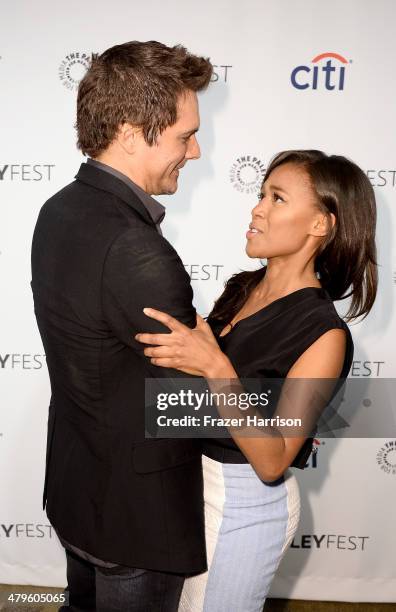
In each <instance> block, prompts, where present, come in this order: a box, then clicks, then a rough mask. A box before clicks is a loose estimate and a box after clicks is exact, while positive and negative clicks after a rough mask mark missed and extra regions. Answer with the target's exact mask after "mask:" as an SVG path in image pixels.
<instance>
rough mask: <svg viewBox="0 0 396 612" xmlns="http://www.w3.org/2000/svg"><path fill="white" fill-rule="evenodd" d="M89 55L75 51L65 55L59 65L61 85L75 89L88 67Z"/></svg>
mask: <svg viewBox="0 0 396 612" xmlns="http://www.w3.org/2000/svg"><path fill="white" fill-rule="evenodd" d="M90 62H91V55H89V54H88V53H81V51H76V52H74V53H69V55H66V57H65V59H63V60H62V62H61V65H60V66H59V70H58V73H59V78H60V80H61V82H62V83H63V85H64V86H65V87H67V89H70V90H74V91H75V90H77V89H78V85H79V83H80V81H81V79H82V78H83V76H84V74H85V72H86V71H87V70H88V68H89V64H90Z"/></svg>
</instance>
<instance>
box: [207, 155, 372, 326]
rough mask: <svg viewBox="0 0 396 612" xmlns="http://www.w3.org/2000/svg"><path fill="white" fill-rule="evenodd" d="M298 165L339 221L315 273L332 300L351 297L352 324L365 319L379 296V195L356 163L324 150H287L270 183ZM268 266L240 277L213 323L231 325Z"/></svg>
mask: <svg viewBox="0 0 396 612" xmlns="http://www.w3.org/2000/svg"><path fill="white" fill-rule="evenodd" d="M286 163H292V164H295V165H296V166H298V167H300V168H303V169H304V170H305V172H306V173H307V175H308V177H309V179H310V183H311V186H312V189H313V191H314V193H315V194H316V199H317V206H318V207H319V209H320V210H322V211H323V212H325V213H326V214H328V215H330V213H333V214H334V216H335V219H336V222H335V224H334V226H333V228H332V229H331V230H330V231H329V233H328V235H327V236H326V238H325V239H324V241H323V242H322V243H321V246H320V248H319V250H318V252H317V253H316V257H315V272H317V273H318V276H319V280H320V283H321V285H322V287H323V288H324V289H325V290H326V291H327V292H328V294H329V295H330V297H331V299H332V300H341V299H345V298H347V297H351V298H352V299H351V304H350V307H349V309H348V312H347V313H346V315H345V319H346V320H347V321H351V320H352V319H356V318H357V317H361V316H363V317H365V316H366V315H367V314H368V313H369V311H370V309H371V307H372V306H373V303H374V300H375V296H376V293H377V284H378V273H377V262H376V246H375V226H376V204H375V196H374V190H373V188H372V186H371V183H370V181H369V179H368V178H367V176H366V175H365V173H364V172H363V171H362V170H361V169H360V168H359V167H358V166H357V165H356V164H354V163H353V162H352V161H350V160H349V159H347V158H346V157H342V156H340V155H326V154H325V153H323V152H322V151H315V150H300V151H283V152H281V153H278V155H276V156H275V157H274V158H273V160H272V161H271V163H270V165H269V167H268V168H267V170H266V173H265V176H264V182H265V181H266V180H267V179H268V177H269V175H270V174H271V172H272V171H273V170H275V168H278V167H279V166H281V165H282V164H286ZM265 271H266V268H265V267H262V268H260V269H258V270H255V271H253V272H240V273H239V274H235V275H234V276H232V277H231V278H230V279H229V280H228V282H227V283H226V285H225V289H224V292H223V294H222V295H221V296H220V298H219V299H218V300H217V301H216V302H215V304H214V307H213V310H212V312H211V313H210V315H209V317H208V320H209V321H210V320H214V319H216V321H219V322H221V323H222V324H224V325H226V324H227V323H230V321H231V320H232V319H233V317H234V316H235V315H236V314H237V312H239V310H240V309H241V308H242V306H243V304H244V303H245V302H246V300H247V298H248V296H249V294H250V293H251V291H252V289H254V287H255V286H256V285H257V284H258V283H259V282H260V280H261V279H262V278H263V277H264V275H265Z"/></svg>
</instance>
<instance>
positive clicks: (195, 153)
mask: <svg viewBox="0 0 396 612" xmlns="http://www.w3.org/2000/svg"><path fill="white" fill-rule="evenodd" d="M200 157H201V149H200V147H199V144H198V140H197V138H196V136H195V134H193V135H192V136H191V137H190V139H189V142H188V148H187V153H186V159H199V158H200Z"/></svg>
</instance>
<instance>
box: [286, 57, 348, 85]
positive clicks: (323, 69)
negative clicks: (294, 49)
mask: <svg viewBox="0 0 396 612" xmlns="http://www.w3.org/2000/svg"><path fill="white" fill-rule="evenodd" d="M350 63H351V62H350V61H348V60H347V59H345V57H343V56H342V55H340V54H339V53H321V54H320V55H317V56H316V57H314V58H313V60H312V64H313V65H312V66H296V68H294V70H293V71H292V73H291V75H290V80H291V83H292V85H293V87H295V88H296V89H322V88H325V89H327V90H329V91H332V90H334V89H336V90H338V91H343V89H344V85H345V66H347V65H348V64H350Z"/></svg>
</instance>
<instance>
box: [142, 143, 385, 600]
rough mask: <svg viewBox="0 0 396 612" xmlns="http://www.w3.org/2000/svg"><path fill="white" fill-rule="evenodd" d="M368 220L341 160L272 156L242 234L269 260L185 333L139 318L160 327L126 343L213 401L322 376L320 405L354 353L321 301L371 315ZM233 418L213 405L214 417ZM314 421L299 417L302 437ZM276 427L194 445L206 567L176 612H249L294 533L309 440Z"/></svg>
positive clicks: (349, 166) (370, 204)
mask: <svg viewBox="0 0 396 612" xmlns="http://www.w3.org/2000/svg"><path fill="white" fill-rule="evenodd" d="M375 221H376V209H375V198H374V193H373V189H372V187H371V185H370V182H369V180H368V178H367V177H366V175H365V174H364V173H363V172H362V170H360V168H358V167H357V166H356V165H355V164H354V163H353V162H351V161H349V160H347V159H346V158H344V157H341V156H327V155H325V154H324V153H322V152H320V151H285V152H283V153H280V154H278V155H277V156H276V157H275V158H274V159H273V161H272V162H271V164H270V166H269V168H268V170H267V172H266V175H265V177H264V182H263V187H262V192H261V193H260V197H259V203H258V204H257V206H256V207H255V208H254V209H253V211H252V223H251V224H250V226H249V231H248V232H247V246H246V252H247V254H248V255H249V256H250V257H255V258H259V259H264V258H265V259H267V265H266V267H264V268H263V267H261V268H260V269H258V270H256V271H254V272H242V273H240V274H236V275H235V276H233V277H232V278H231V279H230V280H229V281H228V282H227V284H226V287H225V290H224V292H223V294H222V295H221V296H220V298H219V299H218V300H217V302H216V303H215V305H214V308H213V310H212V312H211V313H210V315H209V317H208V320H207V322H205V321H204V320H203V319H202V318H201V317H197V327H196V328H195V329H194V330H190V329H189V328H187V327H185V326H184V325H182V324H181V323H179V322H178V321H176V320H175V319H173V318H172V317H170V316H168V315H167V314H165V313H160V312H158V311H154V310H151V309H148V310H147V311H145V312H146V314H147V315H148V316H151V317H153V318H155V319H157V320H159V321H161V322H162V323H164V325H166V326H167V327H168V328H169V329H170V330H171V333H168V334H138V336H137V339H138V340H140V341H141V342H143V343H146V344H150V345H151V346H150V347H149V348H146V349H145V354H146V355H147V356H148V357H150V358H151V361H152V363H154V364H156V365H159V366H163V367H171V368H176V369H179V370H181V371H184V372H186V373H189V374H194V375H200V376H204V377H205V378H206V379H207V382H208V385H209V387H210V389H211V391H213V392H218V391H220V390H224V381H229V383H230V384H231V385H232V387H230V392H231V388H232V389H235V388H236V389H238V390H239V392H241V390H242V389H243V380H241V381H240V380H239V379H264V378H278V379H284V383H285V388H286V385H291V384H294V383H296V382H299V381H300V382H301V379H304V380H305V379H311V381H313V380H318V381H324V380H329V381H331V380H332V381H333V384H332V385H331V386H330V387H328V388H327V391H326V393H325V397H326V400H327V401H329V400H330V399H331V397H332V394H333V393H334V389H335V386H334V385H335V380H339V379H342V378H345V377H346V376H347V375H348V372H349V369H350V366H351V363H352V356H353V342H352V338H351V334H350V331H349V329H348V326H347V325H346V323H345V322H344V321H343V320H342V319H341V318H340V316H339V315H338V313H337V311H336V309H335V307H334V305H333V300H339V299H342V298H345V297H351V302H350V307H349V310H348V313H347V315H346V320H348V321H349V320H351V319H355V318H357V317H360V316H365V315H367V313H368V312H369V311H370V309H371V307H372V305H373V302H374V299H375V295H376V288H377V269H376V249H375V238H374V237H375ZM296 379H297V380H296ZM289 388H290V387H289ZM292 389H293V387H292ZM283 391H284V389H283ZM289 397H290V396H289ZM308 397H309V395H307V394H304V393H300V392H297V393H295V394H294V395H293V402H292V412H290V408H289V412H287V409H286V412H285V408H284V406H285V405H288V404H287V402H286V401H284V396H283V394H282V395H281V396H280V399H279V402H278V404H277V406H276V410H275V413H274V414H273V415H272V416H276V415H278V416H281V415H283V416H284V415H287V416H292V415H293V416H294V417H298V416H303V417H305V416H306V415H307V414H309V412H310V411H311V412H314V411H315V410H317V413H319V411H320V410H321V409H322V408H323V406H319V405H318V406H315V405H314V404H312V405H310V407H309V408H307V398H308ZM315 397H316V396H315ZM232 410H233V409H230V408H229V407H228V406H227V405H226V406H224V405H218V411H219V413H220V415H222V416H225V415H230V413H231V412H232ZM249 411H250V412H253V413H254V412H256V413H257V411H255V410H254V408H249ZM315 414H316V413H315ZM308 420H309V419H308ZM314 421H315V417H314V416H313V414H311V415H310V421H309V426H307V428H306V430H305V432H306V434H307V435H308V433H309V432H310V431H311V430H312V425H314ZM257 431H258V430H257ZM287 431H289V430H286V429H283V430H282V428H280V427H278V426H276V425H274V424H273V422H272V421H271V426H270V427H268V428H266V433H265V434H263V433H262V430H260V433H258V434H257V436H256V437H249V436H246V435H243V431H242V429H241V428H233V429H230V433H231V435H232V440H229V439H218V440H209V439H208V440H206V441H205V442H204V457H203V469H204V482H205V505H206V510H205V511H206V537H207V549H208V564H209V571H208V572H206V573H205V574H202V575H200V576H196V577H192V578H189V579H188V580H187V581H186V583H185V587H184V590H183V594H182V600H181V604H180V610H183V611H190V612H198V611H200V610H204V611H205V612H222V611H224V612H226V611H227V612H229V611H230V610H232V611H233V612H256V611H257V612H258V611H260V612H261V610H262V607H263V604H264V601H265V598H266V595H267V593H268V590H269V587H270V584H271V580H272V578H273V576H274V574H275V571H276V569H277V567H278V565H279V562H280V560H281V558H282V556H283V554H284V552H285V550H286V549H287V547H288V546H289V544H290V542H291V540H292V538H293V535H294V533H295V530H296V528H297V524H298V518H299V497H298V487H297V483H296V480H295V477H294V476H293V475H292V473H291V472H290V471H289V470H288V468H289V467H290V466H292V465H295V466H297V467H302V468H303V467H304V466H305V464H306V460H307V458H308V456H309V453H310V451H311V448H312V440H311V439H309V438H307V436H302V435H299V436H298V435H291V434H289V437H288V435H287Z"/></svg>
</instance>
